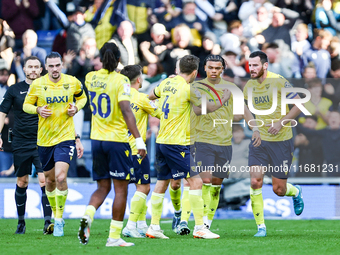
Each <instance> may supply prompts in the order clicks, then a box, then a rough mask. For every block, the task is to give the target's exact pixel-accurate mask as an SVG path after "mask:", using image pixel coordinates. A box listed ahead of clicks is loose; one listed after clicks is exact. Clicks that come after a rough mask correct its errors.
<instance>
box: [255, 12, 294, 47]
mask: <svg viewBox="0 0 340 255" xmlns="http://www.w3.org/2000/svg"><path fill="white" fill-rule="evenodd" d="M272 11H273V12H274V14H273V18H272V23H271V24H270V26H269V27H268V28H267V29H265V30H264V31H263V32H262V33H261V35H257V36H256V40H257V42H258V43H259V44H264V43H265V42H268V43H272V42H276V43H278V44H280V43H279V42H277V41H278V40H279V41H282V42H283V44H282V45H280V48H281V47H283V46H286V47H288V50H290V47H291V38H290V33H289V32H290V29H291V28H292V27H293V26H294V24H295V21H296V20H297V19H298V18H299V13H297V12H295V11H292V10H289V9H281V8H278V7H273V8H272Z"/></svg>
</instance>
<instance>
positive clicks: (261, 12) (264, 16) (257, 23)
mask: <svg viewBox="0 0 340 255" xmlns="http://www.w3.org/2000/svg"><path fill="white" fill-rule="evenodd" d="M256 14H257V15H256V16H253V15H251V16H249V18H248V19H247V20H244V21H243V22H242V25H243V27H244V32H243V34H244V36H245V37H253V36H255V35H257V34H260V33H262V32H263V31H264V30H265V29H267V28H268V27H269V25H270V24H271V23H272V19H271V16H272V15H271V13H269V12H268V10H267V8H266V7H264V6H261V7H259V8H258V9H257V12H256Z"/></svg>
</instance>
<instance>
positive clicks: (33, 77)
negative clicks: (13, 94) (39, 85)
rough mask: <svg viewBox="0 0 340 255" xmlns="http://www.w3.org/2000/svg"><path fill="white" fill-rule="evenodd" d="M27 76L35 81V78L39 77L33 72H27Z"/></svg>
mask: <svg viewBox="0 0 340 255" xmlns="http://www.w3.org/2000/svg"><path fill="white" fill-rule="evenodd" d="M26 78H27V79H30V80H31V81H34V80H35V79H37V78H39V75H38V74H34V75H32V73H29V74H26Z"/></svg>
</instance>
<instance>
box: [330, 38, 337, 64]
mask: <svg viewBox="0 0 340 255" xmlns="http://www.w3.org/2000/svg"><path fill="white" fill-rule="evenodd" d="M328 51H329V54H330V55H331V63H333V62H334V61H336V60H339V59H340V39H339V38H338V37H336V36H334V37H333V38H332V40H331V42H330V44H329V46H328Z"/></svg>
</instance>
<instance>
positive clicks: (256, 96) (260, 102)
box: [243, 71, 297, 142]
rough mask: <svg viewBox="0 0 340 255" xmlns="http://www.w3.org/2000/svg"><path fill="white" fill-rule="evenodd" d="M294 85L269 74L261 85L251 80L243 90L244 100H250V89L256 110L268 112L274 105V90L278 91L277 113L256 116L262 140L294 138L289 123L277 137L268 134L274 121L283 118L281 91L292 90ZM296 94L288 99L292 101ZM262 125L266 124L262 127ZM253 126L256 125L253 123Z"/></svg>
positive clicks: (287, 108) (287, 110)
mask: <svg viewBox="0 0 340 255" xmlns="http://www.w3.org/2000/svg"><path fill="white" fill-rule="evenodd" d="M290 87H292V85H291V84H290V83H289V82H288V81H287V80H286V79H285V78H283V77H282V76H281V75H278V74H275V73H272V72H269V71H268V72H267V77H266V79H265V80H264V81H263V82H262V83H261V84H260V83H259V82H258V81H257V80H255V79H254V80H249V81H248V82H247V84H246V85H245V87H244V89H243V94H244V99H245V100H248V88H250V89H251V90H252V103H253V106H254V108H255V109H256V110H268V109H271V107H272V105H273V89H274V88H276V89H277V96H276V97H277V107H276V109H275V111H274V112H273V113H271V114H269V115H256V120H257V125H258V126H260V127H259V131H260V134H261V139H262V140H264V141H272V142H277V141H285V140H289V139H291V138H292V137H293V133H292V128H291V127H289V126H290V125H291V124H290V123H287V124H286V125H285V126H283V127H282V128H281V130H280V131H279V133H278V134H277V135H272V134H270V133H268V129H269V128H270V127H269V126H268V127H267V126H266V125H268V124H270V125H272V121H274V122H277V121H279V120H280V119H281V118H282V117H283V116H282V115H281V89H282V88H290ZM296 95H297V94H296V93H289V94H288V95H286V98H289V99H292V98H294V97H295V96H296ZM286 112H287V113H288V112H289V107H288V105H286ZM262 123H264V124H263V125H262ZM252 125H255V124H254V123H252Z"/></svg>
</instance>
